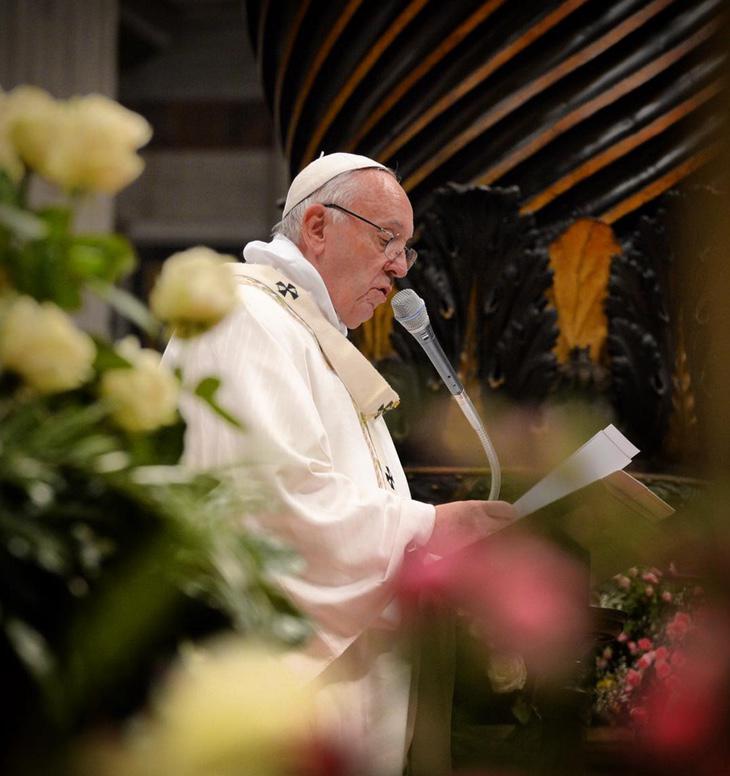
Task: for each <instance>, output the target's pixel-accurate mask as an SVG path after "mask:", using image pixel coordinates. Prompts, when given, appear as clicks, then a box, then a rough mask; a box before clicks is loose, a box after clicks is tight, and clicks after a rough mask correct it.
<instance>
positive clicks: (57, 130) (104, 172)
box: [9, 86, 152, 194]
mask: <svg viewBox="0 0 730 776" xmlns="http://www.w3.org/2000/svg"><path fill="white" fill-rule="evenodd" d="M9 99H10V109H9V115H10V119H9V121H10V125H11V137H12V139H13V140H14V142H15V145H16V147H17V149H18V152H19V153H20V155H21V157H22V158H23V159H24V160H25V162H26V164H28V166H29V167H31V168H32V169H34V170H36V171H37V172H38V173H39V174H40V175H42V176H43V177H44V178H47V179H48V180H50V181H51V182H53V183H56V184H58V185H59V186H61V187H62V188H64V189H66V190H67V191H77V190H81V191H97V192H104V193H107V194H114V193H116V192H117V191H119V189H121V188H123V187H124V186H126V185H127V184H129V183H131V182H132V181H133V180H134V179H135V178H136V177H137V176H138V175H139V174H140V173H141V172H142V170H143V168H144V162H143V161H142V159H140V157H139V156H138V155H137V153H136V151H137V149H138V148H140V147H141V146H143V145H144V144H145V143H147V142H148V141H149V139H150V137H151V136H152V129H151V127H150V125H149V124H148V123H147V121H146V120H145V119H144V118H143V117H142V116H140V115H138V114H137V113H133V112H132V111H130V110H127V109H126V108H124V107H122V106H121V105H119V103H117V102H114V100H110V99H109V98H108V97H104V96H103V95H100V94H90V95H87V96H86V97H72V98H71V99H70V100H68V101H65V102H63V101H59V100H54V99H53V98H52V97H50V96H49V95H48V94H47V93H46V92H44V91H43V90H42V89H38V88H36V87H33V86H22V87H18V88H17V89H14V90H13V91H12V92H11V93H10V95H9Z"/></svg>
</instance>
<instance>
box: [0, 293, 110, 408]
mask: <svg viewBox="0 0 730 776" xmlns="http://www.w3.org/2000/svg"><path fill="white" fill-rule="evenodd" d="M95 356H96V347H95V346H94V342H93V340H92V339H91V337H89V336H88V334H84V332H82V331H80V330H79V329H78V328H76V326H75V325H74V323H73V321H72V320H71V319H70V318H69V317H68V316H67V315H66V314H65V313H64V312H63V311H62V310H61V309H59V308H58V307H57V306H56V305H55V304H53V303H52V302H43V303H42V304H39V303H38V302H36V300H35V299H32V298H31V297H28V296H20V297H18V298H17V299H15V300H14V301H12V302H11V303H10V305H9V308H8V309H7V311H6V313H5V315H4V316H3V318H2V323H1V324H0V363H1V364H2V365H3V367H4V368H6V369H10V370H11V371H13V372H17V373H18V374H19V375H20V376H21V377H22V378H23V379H24V380H25V381H26V382H27V383H28V385H30V386H32V387H33V388H35V389H36V390H38V391H40V392H41V393H55V392H57V391H67V390H70V389H72V388H77V387H78V386H79V385H81V384H82V383H84V382H85V381H86V380H88V379H89V378H90V377H91V375H92V373H93V370H92V364H93V362H94V358H95Z"/></svg>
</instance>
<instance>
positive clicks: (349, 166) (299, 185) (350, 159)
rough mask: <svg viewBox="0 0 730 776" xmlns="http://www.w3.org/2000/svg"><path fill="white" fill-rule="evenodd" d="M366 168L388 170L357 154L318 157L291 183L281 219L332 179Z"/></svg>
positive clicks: (378, 163)
mask: <svg viewBox="0 0 730 776" xmlns="http://www.w3.org/2000/svg"><path fill="white" fill-rule="evenodd" d="M368 167H378V168H380V169H381V170H387V169H388V168H387V167H386V166H385V165H384V164H380V162H376V161H375V160H374V159H369V158H368V157H367V156H360V155H359V154H348V153H345V152H344V151H340V152H337V153H334V154H327V155H326V156H320V157H319V159H315V160H314V161H313V162H310V163H309V164H308V165H307V166H306V167H305V168H304V169H303V170H302V171H301V172H300V173H299V174H298V175H297V176H296V177H295V178H294V180H293V181H292V182H291V186H289V191H288V192H287V195H286V202H285V203H284V212H283V213H282V216H281V217H282V218H286V216H287V215H288V214H289V211H290V210H291V209H292V208H294V207H296V206H297V205H298V204H299V203H300V202H303V201H304V200H305V199H306V198H307V197H308V196H309V195H310V194H313V193H314V192H315V191H317V189H318V188H320V186H324V184H325V183H327V182H328V181H331V180H332V178H335V177H336V176H338V175H340V174H342V173H343V172H349V171H350V170H364V169H367V168H368Z"/></svg>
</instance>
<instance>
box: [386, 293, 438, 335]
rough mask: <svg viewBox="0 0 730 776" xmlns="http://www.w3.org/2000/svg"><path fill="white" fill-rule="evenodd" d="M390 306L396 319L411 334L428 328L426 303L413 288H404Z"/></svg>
mask: <svg viewBox="0 0 730 776" xmlns="http://www.w3.org/2000/svg"><path fill="white" fill-rule="evenodd" d="M390 304H391V307H392V308H393V314H394V315H395V319H396V320H397V321H398V323H400V324H401V325H402V326H404V327H405V328H406V329H407V330H408V331H409V332H410V333H411V334H416V333H417V332H419V331H421V330H423V329H425V328H426V326H428V324H429V320H428V312H427V311H426V303H425V302H424V301H423V299H421V297H420V296H418V294H417V293H416V292H415V291H414V290H413V289H412V288H404V289H403V290H402V291H399V292H398V293H397V294H396V295H395V296H394V297H393V299H392V300H391V302H390Z"/></svg>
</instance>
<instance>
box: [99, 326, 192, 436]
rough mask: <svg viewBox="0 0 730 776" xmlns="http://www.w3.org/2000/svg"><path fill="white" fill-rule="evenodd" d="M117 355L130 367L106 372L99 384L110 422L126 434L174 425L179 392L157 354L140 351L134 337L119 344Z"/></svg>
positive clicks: (175, 382) (174, 381)
mask: <svg viewBox="0 0 730 776" xmlns="http://www.w3.org/2000/svg"><path fill="white" fill-rule="evenodd" d="M117 351H118V352H119V355H121V356H122V358H124V359H126V360H127V361H128V362H129V363H130V364H131V366H130V367H128V368H121V367H120V368H117V369H109V370H107V371H106V372H104V374H103V375H102V376H101V382H100V391H101V395H102V397H103V398H104V399H105V400H106V401H107V402H108V404H109V406H110V407H111V413H112V418H113V419H114V421H115V422H116V423H117V424H118V425H119V426H120V427H121V428H124V429H126V430H127V431H153V430H154V429H156V428H159V427H160V426H166V425H169V424H171V423H174V422H175V420H176V419H177V402H178V396H179V392H180V388H179V385H178V382H177V379H176V378H175V375H174V374H173V373H172V372H171V371H170V370H169V369H167V368H166V367H164V366H163V365H162V364H161V363H160V354H159V353H158V352H157V351H155V350H150V349H148V348H140V346H139V343H138V342H137V340H136V339H135V338H134V337H126V338H125V339H124V340H122V341H121V342H120V343H119V344H118V345H117Z"/></svg>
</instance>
